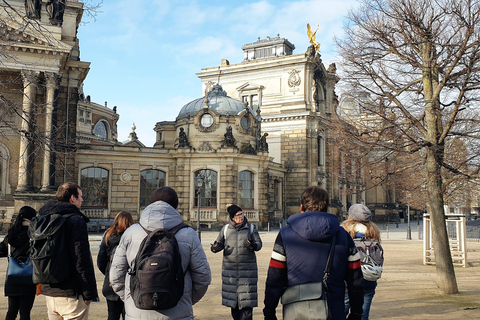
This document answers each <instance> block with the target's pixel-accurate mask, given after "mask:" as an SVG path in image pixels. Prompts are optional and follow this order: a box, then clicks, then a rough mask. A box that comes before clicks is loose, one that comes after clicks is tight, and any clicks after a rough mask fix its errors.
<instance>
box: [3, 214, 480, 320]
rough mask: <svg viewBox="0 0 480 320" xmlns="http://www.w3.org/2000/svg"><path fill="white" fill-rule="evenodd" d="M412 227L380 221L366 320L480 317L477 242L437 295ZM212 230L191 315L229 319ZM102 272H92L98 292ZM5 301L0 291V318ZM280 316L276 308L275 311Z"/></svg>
mask: <svg viewBox="0 0 480 320" xmlns="http://www.w3.org/2000/svg"><path fill="white" fill-rule="evenodd" d="M418 227H420V230H421V225H420V226H418V225H417V223H416V222H414V223H412V228H411V229H412V239H413V240H406V224H400V225H399V227H398V228H396V225H395V224H389V225H380V228H381V229H382V239H383V247H384V249H385V267H384V273H383V277H382V279H381V280H379V283H378V288H377V293H376V295H375V298H374V300H373V304H372V310H371V317H370V318H371V319H373V320H376V319H427V320H429V319H432V320H438V319H445V320H447V319H448V320H457V319H458V320H460V319H480V281H479V275H480V243H478V242H468V244H467V250H468V252H467V259H468V261H469V267H467V268H461V267H457V268H455V272H456V277H457V282H458V287H459V290H460V294H456V295H442V294H439V292H438V290H437V288H436V285H435V278H436V273H435V267H434V266H424V265H423V264H422V261H423V259H422V250H423V249H422V248H423V242H422V241H420V240H418V239H419V237H418ZM277 231H278V230H275V231H271V232H261V233H260V236H261V237H262V240H263V242H264V247H263V249H262V250H261V251H260V252H259V253H258V254H257V258H258V265H259V277H260V280H259V297H260V301H259V302H260V303H259V307H258V308H255V309H254V318H255V319H262V318H263V317H262V311H261V309H262V307H263V298H264V285H265V277H266V274H267V266H268V262H269V259H270V254H271V251H272V247H273V242H274V240H275V237H276V234H277ZM216 236H217V233H214V232H202V243H203V245H204V249H205V252H206V254H207V258H208V261H209V263H210V267H211V269H212V275H213V281H212V284H211V286H210V287H209V290H208V292H207V294H206V295H205V297H204V298H203V299H202V300H201V301H200V302H199V303H198V304H197V305H195V306H194V313H195V316H196V319H198V320H203V319H231V317H230V309H229V308H226V307H223V306H222V305H221V296H220V295H221V278H220V274H221V263H222V262H221V259H222V255H221V254H220V253H219V254H213V253H211V252H210V250H209V244H210V243H211V242H213V240H214V239H215V237H216ZM90 239H91V248H92V252H93V257H94V260H95V259H96V254H97V252H98V246H99V244H100V236H99V235H91V236H90ZM6 268H7V261H6V259H0V291H2V292H3V284H4V282H5V272H6ZM102 282H103V276H102V274H101V273H100V271H98V270H97V286H98V289H99V292H100V291H101V286H102ZM91 306H92V307H91V312H90V319H93V320H100V319H106V316H107V311H106V310H107V306H106V303H105V299H104V298H103V297H102V298H101V302H99V303H93V304H92V305H91ZM6 310H7V299H6V298H5V297H4V296H3V295H2V294H0V318H4V317H5V313H6ZM277 314H278V316H279V319H281V307H279V308H278V309H277ZM44 319H47V317H46V307H45V299H44V297H43V296H39V297H37V300H36V301H35V305H34V308H33V311H32V320H44Z"/></svg>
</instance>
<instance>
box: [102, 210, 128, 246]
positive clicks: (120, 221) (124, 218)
mask: <svg viewBox="0 0 480 320" xmlns="http://www.w3.org/2000/svg"><path fill="white" fill-rule="evenodd" d="M133 223H134V221H133V217H132V214H131V213H130V212H128V211H120V212H119V213H117V215H116V216H115V220H113V224H112V226H111V227H110V228H108V229H107V232H105V244H106V245H107V246H108V238H110V236H111V235H112V234H114V233H116V234H122V233H123V232H124V231H125V230H127V228H128V227H130V226H131V225H132V224H133Z"/></svg>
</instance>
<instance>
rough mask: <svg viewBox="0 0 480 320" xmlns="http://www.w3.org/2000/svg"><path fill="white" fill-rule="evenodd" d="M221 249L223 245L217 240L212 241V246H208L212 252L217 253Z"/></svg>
mask: <svg viewBox="0 0 480 320" xmlns="http://www.w3.org/2000/svg"><path fill="white" fill-rule="evenodd" d="M222 249H223V245H222V244H221V243H219V242H217V241H215V242H214V243H212V246H211V247H210V250H211V251H212V252H213V253H217V252H219V251H222Z"/></svg>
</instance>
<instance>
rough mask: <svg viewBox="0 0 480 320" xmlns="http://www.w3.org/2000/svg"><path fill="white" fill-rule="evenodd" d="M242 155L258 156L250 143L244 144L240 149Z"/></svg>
mask: <svg viewBox="0 0 480 320" xmlns="http://www.w3.org/2000/svg"><path fill="white" fill-rule="evenodd" d="M240 153H241V154H253V155H256V154H257V151H255V148H254V147H252V145H251V144H250V143H248V142H244V143H242V146H241V148H240Z"/></svg>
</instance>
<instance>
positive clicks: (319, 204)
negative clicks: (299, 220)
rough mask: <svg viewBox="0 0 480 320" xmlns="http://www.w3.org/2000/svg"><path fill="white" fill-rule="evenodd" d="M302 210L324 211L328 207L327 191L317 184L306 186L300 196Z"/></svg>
mask: <svg viewBox="0 0 480 320" xmlns="http://www.w3.org/2000/svg"><path fill="white" fill-rule="evenodd" d="M301 203H302V205H303V211H305V212H309V211H321V212H326V211H327V208H328V203H329V200H328V193H327V191H326V190H325V189H322V188H320V187H317V186H313V187H308V188H307V189H305V191H303V193H302V197H301Z"/></svg>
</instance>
